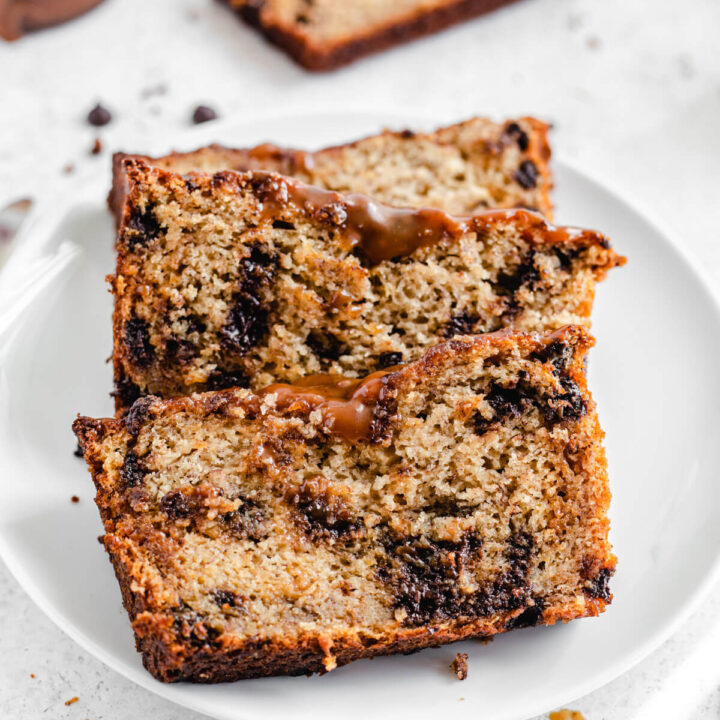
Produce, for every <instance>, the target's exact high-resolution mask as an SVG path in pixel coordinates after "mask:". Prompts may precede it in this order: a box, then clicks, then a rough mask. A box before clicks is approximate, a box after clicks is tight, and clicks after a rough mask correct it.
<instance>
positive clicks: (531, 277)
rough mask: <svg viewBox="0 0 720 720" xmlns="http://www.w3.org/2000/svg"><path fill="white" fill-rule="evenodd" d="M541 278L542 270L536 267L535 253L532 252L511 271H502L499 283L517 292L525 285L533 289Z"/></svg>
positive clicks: (504, 287)
mask: <svg viewBox="0 0 720 720" xmlns="http://www.w3.org/2000/svg"><path fill="white" fill-rule="evenodd" d="M539 279H540V272H539V271H538V269H537V268H536V267H535V253H533V252H531V253H530V254H529V255H528V256H527V257H526V258H525V259H524V260H523V262H521V263H520V264H519V265H518V266H517V267H516V268H515V270H513V272H511V273H500V274H499V275H498V278H497V284H498V285H499V286H500V287H501V288H502V289H503V290H505V291H506V292H508V293H511V294H512V293H515V292H516V291H517V290H519V289H520V288H521V287H523V286H527V287H529V288H531V289H532V287H533V286H534V285H535V283H536V282H537V281H538V280H539Z"/></svg>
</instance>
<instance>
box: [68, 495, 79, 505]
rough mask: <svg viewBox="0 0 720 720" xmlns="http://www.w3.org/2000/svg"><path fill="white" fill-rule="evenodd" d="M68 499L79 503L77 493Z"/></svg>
mask: <svg viewBox="0 0 720 720" xmlns="http://www.w3.org/2000/svg"><path fill="white" fill-rule="evenodd" d="M70 500H71V502H74V503H79V502H80V498H79V497H78V496H77V495H73V496H72V497H71V498H70Z"/></svg>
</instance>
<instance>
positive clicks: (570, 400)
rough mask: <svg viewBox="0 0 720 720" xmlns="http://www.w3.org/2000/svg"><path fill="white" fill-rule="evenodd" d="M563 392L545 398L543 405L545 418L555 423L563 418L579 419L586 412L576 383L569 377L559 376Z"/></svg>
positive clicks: (585, 406)
mask: <svg viewBox="0 0 720 720" xmlns="http://www.w3.org/2000/svg"><path fill="white" fill-rule="evenodd" d="M560 387H561V388H562V389H563V392H562V393H560V394H559V395H556V396H554V397H550V398H548V399H547V403H546V404H545V405H544V406H543V414H544V415H545V420H546V421H547V422H548V423H550V424H555V423H558V422H561V421H563V420H579V419H580V418H581V417H582V416H583V415H585V414H586V413H587V405H586V403H585V400H584V399H583V396H582V392H581V391H580V388H579V386H578V384H577V383H576V382H575V381H574V380H571V379H570V378H569V377H561V378H560Z"/></svg>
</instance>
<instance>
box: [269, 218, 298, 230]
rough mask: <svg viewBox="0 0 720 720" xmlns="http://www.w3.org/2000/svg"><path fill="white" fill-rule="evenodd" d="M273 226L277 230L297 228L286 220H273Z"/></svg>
mask: <svg viewBox="0 0 720 720" xmlns="http://www.w3.org/2000/svg"><path fill="white" fill-rule="evenodd" d="M272 226H273V227H274V228H275V229H276V230H294V229H295V226H294V225H293V224H292V223H291V222H285V220H273V224H272Z"/></svg>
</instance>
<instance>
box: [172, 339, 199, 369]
mask: <svg viewBox="0 0 720 720" xmlns="http://www.w3.org/2000/svg"><path fill="white" fill-rule="evenodd" d="M197 354H198V348H197V346H196V345H195V344H194V343H192V342H190V341H189V340H180V339H179V338H176V337H174V336H173V337H169V338H168V339H167V340H166V341H165V356H166V357H167V358H168V359H169V360H170V361H171V362H174V363H179V364H181V365H182V364H185V363H189V362H190V361H191V360H192V359H193V358H195V357H196V356H197Z"/></svg>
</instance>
